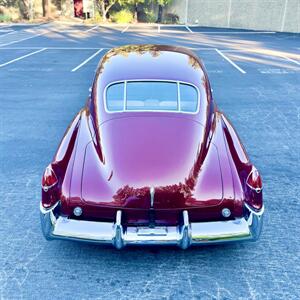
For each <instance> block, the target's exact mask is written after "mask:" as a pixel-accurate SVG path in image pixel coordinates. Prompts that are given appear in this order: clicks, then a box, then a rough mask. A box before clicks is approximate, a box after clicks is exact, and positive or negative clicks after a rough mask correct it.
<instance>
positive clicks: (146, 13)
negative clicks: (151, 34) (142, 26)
mask: <svg viewBox="0 0 300 300" xmlns="http://www.w3.org/2000/svg"><path fill="white" fill-rule="evenodd" d="M156 19H157V15H156V14H155V13H154V12H153V11H152V10H150V9H147V8H146V9H144V10H143V11H142V12H140V14H139V21H141V22H145V23H155V22H156Z"/></svg>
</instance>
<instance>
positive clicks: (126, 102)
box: [106, 81, 199, 113]
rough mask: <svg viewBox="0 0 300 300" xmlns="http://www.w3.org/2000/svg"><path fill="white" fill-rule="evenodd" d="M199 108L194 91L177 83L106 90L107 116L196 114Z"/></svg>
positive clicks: (120, 84)
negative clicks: (116, 114) (134, 112)
mask: <svg viewBox="0 0 300 300" xmlns="http://www.w3.org/2000/svg"><path fill="white" fill-rule="evenodd" d="M198 105H199V95H198V90H197V89H196V87H194V86H193V85H190V84H187V83H181V82H177V81H125V82H117V83H113V84H110V85H109V86H108V87H107V88H106V108H107V110H108V111H109V112H120V111H175V112H176V111H177V112H187V113H195V112H196V111H197V110H198Z"/></svg>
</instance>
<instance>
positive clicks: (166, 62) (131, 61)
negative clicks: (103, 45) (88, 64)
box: [97, 45, 204, 86]
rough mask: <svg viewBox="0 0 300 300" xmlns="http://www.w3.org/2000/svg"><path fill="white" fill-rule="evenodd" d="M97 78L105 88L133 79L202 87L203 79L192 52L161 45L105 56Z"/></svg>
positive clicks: (119, 50) (124, 49) (117, 50)
mask: <svg viewBox="0 0 300 300" xmlns="http://www.w3.org/2000/svg"><path fill="white" fill-rule="evenodd" d="M97 73H98V75H100V78H98V79H100V80H101V81H102V82H101V83H102V84H101V85H102V86H105V85H107V84H109V83H111V82H114V81H119V80H130V79H159V80H178V81H184V82H190V83H193V84H195V85H198V86H199V85H201V83H203V79H204V73H203V67H202V65H201V62H200V61H199V59H198V58H197V57H196V56H195V55H194V54H193V53H192V52H191V51H189V50H187V49H185V48H180V47H173V46H162V45H128V46H123V47H119V48H114V49H112V50H110V51H109V52H108V53H106V54H105V56H104V57H103V59H102V61H101V63H100V65H99V68H98V70H97Z"/></svg>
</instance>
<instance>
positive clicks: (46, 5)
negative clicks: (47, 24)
mask: <svg viewBox="0 0 300 300" xmlns="http://www.w3.org/2000/svg"><path fill="white" fill-rule="evenodd" d="M42 3H43V17H46V18H50V17H51V0H43V2H42Z"/></svg>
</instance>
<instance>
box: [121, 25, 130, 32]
mask: <svg viewBox="0 0 300 300" xmlns="http://www.w3.org/2000/svg"><path fill="white" fill-rule="evenodd" d="M129 26H130V25H128V26H127V27H125V28H124V29H123V30H122V33H124V32H125V31H126V30H127V29H128V28H129Z"/></svg>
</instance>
